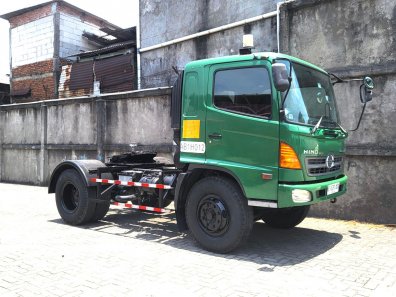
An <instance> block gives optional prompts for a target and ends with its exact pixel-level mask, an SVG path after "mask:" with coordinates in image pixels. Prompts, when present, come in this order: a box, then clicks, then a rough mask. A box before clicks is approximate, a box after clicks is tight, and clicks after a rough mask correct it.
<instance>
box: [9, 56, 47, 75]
mask: <svg viewBox="0 0 396 297" xmlns="http://www.w3.org/2000/svg"><path fill="white" fill-rule="evenodd" d="M53 65H54V63H53V60H52V59H49V60H46V61H40V62H36V63H31V64H27V65H23V66H19V67H16V68H13V69H12V78H13V79H16V78H20V77H24V76H30V75H40V74H43V73H52V71H53Z"/></svg>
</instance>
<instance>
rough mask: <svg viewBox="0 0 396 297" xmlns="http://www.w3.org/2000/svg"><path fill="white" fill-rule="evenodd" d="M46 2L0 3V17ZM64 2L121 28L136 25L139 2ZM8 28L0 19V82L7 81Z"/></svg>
mask: <svg viewBox="0 0 396 297" xmlns="http://www.w3.org/2000/svg"><path fill="white" fill-rule="evenodd" d="M48 1H49V0H42V1H40V0H12V1H1V5H0V15H3V14H5V13H8V12H11V11H15V10H19V9H22V8H25V7H29V6H34V5H37V4H40V3H44V2H48ZM66 2H69V3H70V4H72V5H74V6H77V7H79V8H81V9H84V10H86V11H88V12H90V13H92V14H95V15H97V16H99V17H101V18H103V19H105V20H107V21H109V22H110V23H113V24H115V25H117V26H119V27H121V28H128V27H132V26H136V25H137V23H138V17H139V13H138V3H139V0H130V1H125V0H111V1H98V0H67V1H66ZM9 28H10V26H9V23H8V21H6V20H3V19H0V82H4V81H7V80H8V78H7V76H6V74H9V73H10V66H9V52H8V49H9V44H8V40H9Z"/></svg>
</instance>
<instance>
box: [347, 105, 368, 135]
mask: <svg viewBox="0 0 396 297" xmlns="http://www.w3.org/2000/svg"><path fill="white" fill-rule="evenodd" d="M366 104H367V103H364V105H363V108H362V113H361V114H360V118H359V122H358V124H357V126H356V128H355V129H353V130H349V131H352V132H353V131H356V130H357V129H359V126H360V122H361V121H362V117H363V114H364V110H365V109H366Z"/></svg>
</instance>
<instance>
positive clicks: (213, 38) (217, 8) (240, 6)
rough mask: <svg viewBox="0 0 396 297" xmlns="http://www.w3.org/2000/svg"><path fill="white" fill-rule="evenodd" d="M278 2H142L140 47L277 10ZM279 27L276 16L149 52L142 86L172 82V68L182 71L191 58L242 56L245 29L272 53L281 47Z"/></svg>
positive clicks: (143, 57) (144, 58) (144, 59)
mask: <svg viewBox="0 0 396 297" xmlns="http://www.w3.org/2000/svg"><path fill="white" fill-rule="evenodd" d="M276 2H277V1H275V0H263V1H255V0H247V1H243V2H242V1H221V0H211V1H203V0H193V1H178V0H169V1H157V0H140V30H141V34H140V36H141V48H145V47H148V46H151V45H155V44H159V43H162V42H165V41H169V40H172V39H175V38H179V37H183V36H185V35H189V34H193V33H196V32H199V31H203V30H207V29H211V28H214V27H218V26H222V25H226V24H229V23H233V22H236V21H240V20H243V19H246V18H250V17H255V16H258V15H260V14H263V13H267V12H270V11H274V10H276ZM275 31H276V22H275V19H268V20H263V21H259V22H255V23H251V24H249V25H246V26H240V27H236V28H233V29H230V30H227V31H223V32H219V33H215V34H211V35H208V36H202V37H200V38H197V39H193V40H190V41H186V42H183V43H179V44H176V45H173V46H169V47H165V48H161V49H158V50H153V51H149V52H144V53H142V55H141V67H140V68H141V71H142V78H141V85H142V88H149V87H157V86H168V85H170V84H172V83H173V82H174V80H175V78H176V75H175V73H174V71H173V70H172V66H174V67H177V68H178V69H183V68H184V66H185V64H186V63H187V62H190V61H192V60H197V59H204V58H208V57H218V56H224V55H232V54H237V53H238V51H239V49H240V48H241V47H242V36H243V34H244V32H245V33H251V34H253V35H254V38H255V46H256V48H258V49H261V50H267V51H272V50H274V49H276V46H277V45H276V39H275V38H276V36H275V35H274V34H273V32H275Z"/></svg>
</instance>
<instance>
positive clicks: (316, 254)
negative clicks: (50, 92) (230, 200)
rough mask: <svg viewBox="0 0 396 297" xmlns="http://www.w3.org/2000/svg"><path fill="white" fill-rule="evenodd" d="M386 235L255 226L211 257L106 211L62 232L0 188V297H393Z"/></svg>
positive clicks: (331, 227) (321, 223)
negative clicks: (239, 242) (240, 242)
mask: <svg viewBox="0 0 396 297" xmlns="http://www.w3.org/2000/svg"><path fill="white" fill-rule="evenodd" d="M395 230H396V229H393V228H391V227H386V226H377V225H367V224H358V223H354V222H343V221H332V220H322V219H313V218H308V219H306V220H305V221H304V222H303V223H302V224H301V225H300V226H299V227H297V228H295V229H294V230H282V231H279V230H273V229H270V228H268V227H267V226H266V225H265V224H264V223H257V224H255V226H254V230H253V234H252V236H251V238H250V240H249V242H248V243H247V244H246V245H245V246H244V247H243V248H241V249H239V250H238V251H236V252H234V253H231V254H229V255H216V254H212V253H209V252H206V251H203V250H201V249H200V248H199V247H197V246H196V244H195V243H194V241H193V240H192V238H191V237H190V236H185V235H181V234H180V233H178V232H177V228H176V224H175V217H174V215H173V214H167V215H155V216H153V215H148V214H145V213H139V212H136V211H133V210H119V209H117V208H112V209H111V211H110V212H109V213H108V215H107V217H106V218H105V220H104V221H102V222H99V223H95V224H91V225H87V226H84V227H81V228H78V227H71V226H68V225H65V224H63V222H62V221H61V220H60V219H59V215H58V213H57V210H56V206H55V202H54V196H53V195H47V194H46V189H45V188H40V187H30V186H20V185H10V184H0V296H2V297H3V296H36V295H37V296H126V295H129V296H132V295H133V296H181V295H183V296H381V297H383V296H396V231H395Z"/></svg>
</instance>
